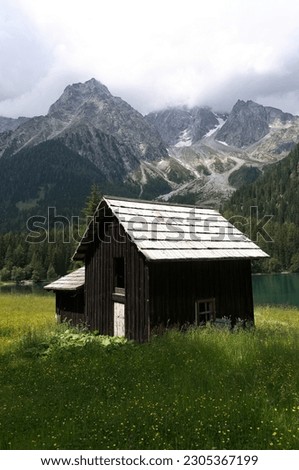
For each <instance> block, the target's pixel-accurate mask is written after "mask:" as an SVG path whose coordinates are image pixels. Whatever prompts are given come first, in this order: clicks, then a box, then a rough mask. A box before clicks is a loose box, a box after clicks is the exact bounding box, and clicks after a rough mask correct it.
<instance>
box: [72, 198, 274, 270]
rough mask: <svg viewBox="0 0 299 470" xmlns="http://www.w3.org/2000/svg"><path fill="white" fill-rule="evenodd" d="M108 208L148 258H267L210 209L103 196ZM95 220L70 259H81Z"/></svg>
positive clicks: (101, 205) (103, 205)
mask: <svg viewBox="0 0 299 470" xmlns="http://www.w3.org/2000/svg"><path fill="white" fill-rule="evenodd" d="M103 207H108V208H109V209H110V210H111V212H112V215H114V216H115V217H116V218H117V219H118V220H119V222H120V224H121V225H122V226H123V228H124V230H125V232H126V233H127V234H128V235H129V237H130V239H131V240H132V241H133V242H134V243H135V245H136V246H137V248H138V250H139V251H140V252H141V253H143V254H144V256H145V257H146V258H147V259H148V260H152V261H155V260H188V259H190V260H191V259H192V260H194V259H206V260H208V259H209V260H211V259H242V258H249V259H254V258H264V257H268V255H267V254H266V253H264V252H263V251H262V250H261V249H260V248H259V247H258V246H257V245H255V244H254V243H253V242H252V241H251V240H250V239H249V238H247V237H246V236H245V235H244V234H243V233H242V232H240V230H238V229H237V228H236V227H234V226H233V225H232V224H231V223H230V222H228V220H226V219H225V218H224V217H222V216H221V214H219V213H218V212H217V211H215V210H213V209H201V208H199V207H195V206H185V205H176V204H165V203H158V202H147V201H138V200H128V199H126V200H121V199H118V198H111V197H104V198H103V200H102V201H101V203H100V204H99V206H98V209H97V212H96V214H97V213H99V211H100V209H102V208H103ZM94 224H95V222H94V221H92V222H91V224H90V225H89V227H88V228H87V230H86V232H85V234H84V236H83V238H82V240H81V243H80V245H79V247H78V248H77V251H76V253H75V255H74V259H84V256H85V251H86V249H87V246H88V243H90V240H91V239H92V235H93V231H94Z"/></svg>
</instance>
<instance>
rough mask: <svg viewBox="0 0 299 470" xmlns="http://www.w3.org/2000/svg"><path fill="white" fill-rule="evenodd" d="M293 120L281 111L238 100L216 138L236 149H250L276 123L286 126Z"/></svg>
mask: <svg viewBox="0 0 299 470" xmlns="http://www.w3.org/2000/svg"><path fill="white" fill-rule="evenodd" d="M292 119H294V116H292V114H289V113H284V112H283V111H281V110H280V109H276V108H271V107H265V106H262V105H261V104H258V103H255V102H254V101H251V100H249V101H243V100H238V101H237V103H236V104H235V105H234V107H233V109H232V111H231V113H230V115H229V117H228V119H227V121H226V123H225V124H224V125H223V127H222V128H221V129H219V131H218V132H217V136H216V138H217V140H220V141H223V142H226V143H227V144H228V145H232V146H234V147H238V148H243V147H248V146H249V145H252V144H254V143H255V142H258V141H259V140H260V139H262V138H263V137H264V136H265V135H267V134H268V133H269V132H270V127H269V126H270V125H271V124H272V123H273V122H274V121H276V120H279V121H280V122H281V123H282V124H285V123H286V122H287V121H289V120H292Z"/></svg>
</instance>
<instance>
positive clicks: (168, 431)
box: [0, 294, 299, 449]
mask: <svg viewBox="0 0 299 470" xmlns="http://www.w3.org/2000/svg"><path fill="white" fill-rule="evenodd" d="M53 314H54V298H53V297H51V296H46V297H38V296H34V295H28V296H26V295H20V296H12V295H6V294H1V296H0V369H1V370H0V373H1V379H0V380H1V381H0V448H1V449H298V448H299V367H298V362H299V361H298V359H299V311H298V310H296V309H283V308H258V309H257V311H256V329H255V330H252V331H237V332H234V333H231V332H229V331H226V330H215V329H214V328H206V329H203V330H192V329H190V330H189V331H187V332H184V333H179V332H177V331H169V332H168V333H166V334H165V335H164V336H162V337H155V338H153V339H152V341H151V342H150V343H148V344H143V345H139V344H135V343H131V342H126V341H125V340H121V339H109V338H107V337H101V336H95V335H92V334H88V333H79V332H76V331H72V330H70V329H68V327H67V325H60V326H59V325H56V324H55V321H54V315H53Z"/></svg>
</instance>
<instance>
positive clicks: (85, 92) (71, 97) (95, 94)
mask: <svg viewBox="0 0 299 470" xmlns="http://www.w3.org/2000/svg"><path fill="white" fill-rule="evenodd" d="M111 98H112V95H111V93H110V92H109V90H108V88H107V87H106V86H105V85H103V84H102V83H101V82H99V81H97V80H95V79H94V78H92V79H91V80H88V81H87V82H85V83H74V84H73V85H68V86H67V87H66V88H65V90H64V92H63V93H62V95H61V96H60V98H58V100H57V101H56V102H55V103H54V104H52V106H51V107H50V109H49V113H48V115H49V116H52V117H55V118H60V119H61V118H63V117H66V116H67V115H69V114H72V115H73V114H74V113H76V111H77V110H78V109H79V108H80V107H81V106H82V105H83V104H84V103H86V102H88V101H98V102H100V101H103V100H107V99H111Z"/></svg>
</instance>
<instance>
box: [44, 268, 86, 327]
mask: <svg viewBox="0 0 299 470" xmlns="http://www.w3.org/2000/svg"><path fill="white" fill-rule="evenodd" d="M84 285H85V267H83V268H79V269H77V270H76V271H74V272H72V273H70V274H67V275H66V276H63V277H61V278H60V279H57V281H54V282H51V284H48V285H47V286H45V287H44V288H45V289H46V290H52V291H54V292H55V294H56V316H57V320H58V321H70V322H71V324H73V325H78V324H80V323H84V322H85V312H84V304H85V302H84Z"/></svg>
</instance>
